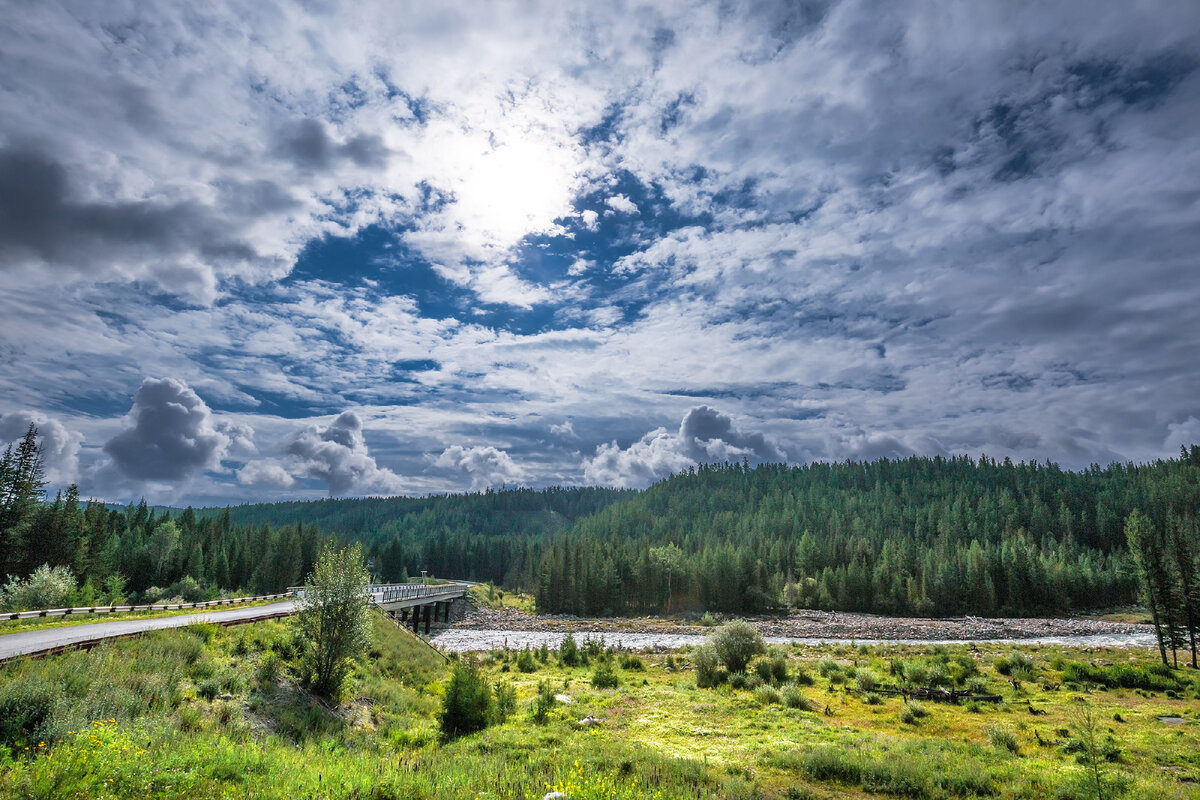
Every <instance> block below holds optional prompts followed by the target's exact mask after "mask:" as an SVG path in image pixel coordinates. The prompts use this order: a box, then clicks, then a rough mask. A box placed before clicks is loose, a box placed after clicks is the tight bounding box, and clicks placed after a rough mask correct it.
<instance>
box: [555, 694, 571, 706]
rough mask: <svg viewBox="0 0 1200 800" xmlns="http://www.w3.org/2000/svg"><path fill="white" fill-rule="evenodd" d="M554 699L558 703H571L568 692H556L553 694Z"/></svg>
mask: <svg viewBox="0 0 1200 800" xmlns="http://www.w3.org/2000/svg"><path fill="white" fill-rule="evenodd" d="M554 699H555V700H557V701H558V702H560V703H566V704H567V705H571V696H570V695H568V694H556V695H554Z"/></svg>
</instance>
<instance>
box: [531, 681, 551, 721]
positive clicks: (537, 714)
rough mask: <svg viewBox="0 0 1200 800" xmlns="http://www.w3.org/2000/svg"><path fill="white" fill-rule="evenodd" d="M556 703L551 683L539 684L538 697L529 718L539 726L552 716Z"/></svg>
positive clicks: (534, 701)
mask: <svg viewBox="0 0 1200 800" xmlns="http://www.w3.org/2000/svg"><path fill="white" fill-rule="evenodd" d="M556 702H557V701H556V700H555V699H554V686H553V685H552V684H551V683H550V681H540V682H539V683H538V691H537V696H536V697H534V698H533V703H532V705H531V706H530V709H529V718H530V719H531V720H533V721H534V722H536V723H537V724H539V725H540V724H542V723H543V722H545V721H546V718H547V717H549V716H550V712H551V711H552V710H553V709H554V704H555V703H556Z"/></svg>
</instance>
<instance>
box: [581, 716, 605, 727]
mask: <svg viewBox="0 0 1200 800" xmlns="http://www.w3.org/2000/svg"><path fill="white" fill-rule="evenodd" d="M579 724H580V725H582V726H583V727H585V728H590V727H592V726H593V725H599V724H601V723H600V720H598V719H596V718H595V717H593V716H592V715H591V714H588V715H587V716H586V717H584V718H583V719H581V720H579Z"/></svg>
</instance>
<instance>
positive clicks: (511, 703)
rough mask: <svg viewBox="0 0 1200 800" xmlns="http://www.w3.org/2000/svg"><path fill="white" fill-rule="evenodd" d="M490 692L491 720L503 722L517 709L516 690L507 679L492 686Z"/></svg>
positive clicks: (497, 722)
mask: <svg viewBox="0 0 1200 800" xmlns="http://www.w3.org/2000/svg"><path fill="white" fill-rule="evenodd" d="M492 694H493V695H494V697H493V702H492V721H494V722H495V723H496V724H497V725H499V724H503V723H504V721H505V720H507V719H508V718H509V717H511V716H512V715H513V712H515V711H516V710H517V690H516V688H514V687H513V685H512V684H511V683H509V682H508V681H500V682H499V683H497V684H496V685H495V686H493V687H492Z"/></svg>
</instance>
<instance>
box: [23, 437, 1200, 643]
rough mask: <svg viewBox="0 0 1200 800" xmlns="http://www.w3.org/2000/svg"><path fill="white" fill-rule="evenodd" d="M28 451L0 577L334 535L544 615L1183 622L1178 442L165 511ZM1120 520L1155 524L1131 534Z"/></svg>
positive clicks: (288, 551)
mask: <svg viewBox="0 0 1200 800" xmlns="http://www.w3.org/2000/svg"><path fill="white" fill-rule="evenodd" d="M40 458H41V457H40V450H39V448H38V445H37V440H36V430H35V429H32V428H31V430H30V433H29V434H27V435H26V437H25V438H24V439H22V440H21V441H20V442H18V443H17V445H16V446H15V447H10V448H9V449H8V451H6V452H5V454H4V456H3V459H2V460H0V467H2V469H0V569H3V571H4V574H7V575H10V576H14V577H16V578H19V577H21V576H27V575H29V574H30V573H31V572H32V571H33V570H35V569H36V568H37V567H38V566H40V565H43V564H45V565H49V566H51V567H56V566H61V567H62V568H64V569H67V570H69V571H70V572H71V573H72V574H73V575H74V576H75V577H76V578H78V580H79V583H80V587H81V589H80V591H83V590H84V587H90V588H89V589H88V591H92V592H93V593H94V594H96V595H98V596H99V595H102V594H104V591H106V590H107V589H108V588H111V587H110V584H113V583H114V582H115V583H116V584H117V588H121V589H123V590H124V591H125V592H126V593H127V594H130V595H140V596H141V597H149V596H151V595H155V594H157V595H159V596H176V595H178V596H183V595H182V592H184V591H188V592H191V593H193V594H197V593H199V594H206V595H207V596H212V595H213V594H214V593H216V592H218V591H226V592H231V591H246V592H254V593H266V592H273V591H278V590H280V589H282V588H285V587H286V586H289V585H294V584H296V583H298V582H300V581H301V580H302V579H303V577H304V576H305V575H307V574H309V571H310V570H311V568H312V565H313V563H314V561H315V559H316V555H317V553H318V552H319V550H320V549H321V547H322V545H323V544H324V542H325V541H327V540H328V539H330V538H336V539H337V540H339V541H341V542H360V543H361V544H362V546H363V549H364V553H365V555H366V556H367V558H368V563H369V564H370V567H371V573H372V577H373V578H374V579H376V580H384V581H391V580H403V579H405V578H407V577H408V576H415V575H418V574H420V573H421V572H422V571H425V572H427V573H428V574H431V575H435V576H446V577H454V578H463V579H469V580H479V581H489V582H491V583H494V584H496V585H500V586H504V587H506V588H511V589H525V590H528V591H531V592H533V593H534V595H535V597H536V600H537V604H538V607H539V609H540V610H542V611H545V612H550V613H571V614H578V615H595V614H617V615H623V614H642V613H650V612H662V611H669V612H678V611H691V610H695V611H702V610H711V611H716V612H726V613H731V614H747V613H756V612H761V611H766V610H770V609H774V608H782V607H804V608H819V609H828V610H844V611H863V612H873V613H883V614H893V615H929V614H934V615H959V614H976V615H1027V614H1036V613H1047V612H1062V611H1067V610H1071V609H1078V608H1085V607H1098V606H1113V605H1119V604H1124V603H1131V602H1136V601H1138V600H1139V599H1141V598H1142V596H1143V595H1147V596H1148V597H1149V598H1150V602H1149V605H1150V607H1151V608H1152V609H1155V610H1156V612H1157V613H1158V614H1159V622H1160V624H1161V626H1162V627H1163V629H1164V630H1165V631H1166V632H1167V633H1166V634H1165V635H1166V638H1165V639H1164V641H1165V642H1166V643H1167V644H1168V645H1169V644H1170V642H1171V641H1176V643H1177V644H1178V643H1181V642H1183V641H1184V639H1183V638H1181V637H1186V636H1187V635H1188V633H1187V632H1188V631H1189V630H1190V631H1194V630H1195V624H1194V623H1195V622H1196V621H1197V620H1198V619H1200V603H1198V602H1197V593H1196V590H1195V583H1196V574H1197V572H1198V570H1196V569H1195V568H1194V563H1195V559H1194V558H1193V559H1192V560H1191V561H1188V560H1187V558H1186V557H1185V556H1183V555H1179V554H1180V553H1192V554H1193V555H1194V553H1195V549H1196V531H1195V525H1194V523H1193V522H1192V520H1195V519H1196V518H1197V510H1198V509H1200V488H1198V487H1200V450H1197V448H1196V447H1192V449H1191V450H1187V449H1185V450H1184V451H1183V452H1182V453H1181V456H1180V458H1179V459H1165V460H1158V461H1154V462H1152V463H1148V464H1111V465H1109V466H1107V467H1099V466H1095V465H1093V466H1091V467H1089V468H1087V469H1084V470H1078V471H1071V470H1063V469H1060V468H1059V467H1058V466H1056V465H1054V464H1052V463H1048V462H1047V463H1033V462H1021V463H1015V464H1014V463H1012V462H1011V461H1009V460H1007V459H1006V460H1004V461H1002V462H997V461H995V460H994V459H990V458H987V457H980V458H978V459H973V458H970V457H967V456H959V457H954V458H943V457H939V456H935V457H932V458H929V457H916V456H914V457H912V458H907V459H898V460H894V459H879V460H876V461H872V462H865V463H864V462H852V461H847V462H841V463H813V464H808V465H804V466H787V465H783V464H763V465H759V466H756V467H751V466H750V465H749V464H746V463H744V462H743V463H740V464H737V463H726V464H712V465H702V466H698V467H695V468H691V469H689V470H687V471H686V472H683V473H680V474H677V475H674V476H672V477H670V478H668V479H666V480H664V481H661V482H659V483H657V484H655V485H653V486H651V487H650V488H648V489H646V490H643V491H630V490H610V489H599V488H562V487H553V488H549V489H542V490H533V489H516V490H504V491H495V490H488V491H485V492H477V493H469V494H456V495H444V496H430V497H423V498H404V497H395V498H363V499H341V500H337V499H331V500H321V501H315V502H286V503H271V504H249V505H242V506H235V507H231V508H208V509H199V510H193V509H191V508H188V509H184V510H182V511H179V510H171V509H167V510H159V509H154V508H150V507H148V506H147V505H146V504H145V502H144V501H143V502H142V503H139V504H137V505H131V506H127V507H125V508H111V507H109V506H107V505H105V504H104V503H101V502H98V501H94V500H93V501H87V502H86V503H85V502H82V501H80V499H79V495H78V490H77V489H75V488H74V487H71V488H69V489H67V490H66V491H65V492H62V493H59V494H58V495H57V496H56V497H55V498H54V499H52V500H51V499H49V498H46V497H45V496H44V485H45V484H44V479H43V477H42V470H41V460H40ZM1135 512H1136V514H1135ZM1131 518H1133V520H1134V523H1133V525H1134V530H1135V531H1141V530H1142V528H1143V527H1144V528H1145V529H1146V530H1150V531H1154V532H1155V533H1154V536H1148V535H1145V536H1143V535H1140V534H1139V535H1137V536H1132V537H1131V536H1130V535H1128V531H1129V529H1130V520H1131ZM1139 520H1141V521H1139ZM1173 531H1174V533H1172V532H1173ZM1180 542H1183V543H1184V544H1179V543H1180ZM1185 545H1186V546H1185ZM1189 547H1190V548H1192V549H1190V550H1189V549H1188V548H1189ZM1172 548H1173V549H1172ZM1172 554H1174V555H1172ZM1168 555H1169V556H1170V558H1168V557H1167V556H1168ZM1160 556H1161V557H1160ZM1156 559H1157V560H1156ZM1189 565H1192V566H1189ZM1147 569H1149V571H1147ZM1146 575H1150V576H1151V578H1152V579H1153V581H1154V582H1153V583H1152V584H1150V585H1151V588H1150V589H1149V590H1143V588H1142V583H1143V581H1141V580H1140V578H1142V577H1144V576H1146ZM1187 587H1191V588H1190V589H1189V588H1187ZM1147 592H1149V594H1147ZM168 593H169V594H168ZM1188 620H1191V622H1190V623H1189V622H1188ZM1189 625H1190V626H1191V627H1189ZM1172 631H1174V632H1175V633H1171V632H1172ZM1179 631H1183V632H1184V633H1182V634H1180V633H1179ZM1172 636H1174V639H1172V638H1171V637H1172Z"/></svg>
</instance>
